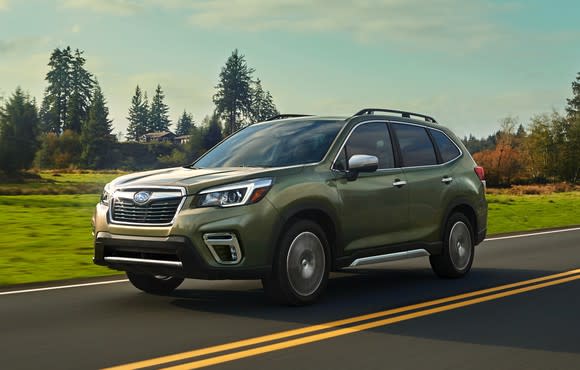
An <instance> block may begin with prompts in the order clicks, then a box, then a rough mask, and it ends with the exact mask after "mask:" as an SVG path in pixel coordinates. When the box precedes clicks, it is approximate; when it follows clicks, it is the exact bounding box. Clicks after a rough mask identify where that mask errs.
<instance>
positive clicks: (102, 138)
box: [81, 82, 115, 168]
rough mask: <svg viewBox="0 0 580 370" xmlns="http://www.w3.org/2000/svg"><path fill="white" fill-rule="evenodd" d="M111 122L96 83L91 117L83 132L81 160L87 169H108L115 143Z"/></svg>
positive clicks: (90, 111) (90, 108)
mask: <svg viewBox="0 0 580 370" xmlns="http://www.w3.org/2000/svg"><path fill="white" fill-rule="evenodd" d="M111 122H112V121H111V120H110V119H109V109H108V108H107V103H106V101H105V97H104V96H103V92H102V91H101V88H100V86H99V84H98V83H96V82H95V88H94V90H93V101H92V102H91V106H90V107H89V116H88V119H87V121H86V122H85V123H84V125H83V129H82V132H81V144H82V147H83V150H82V154H81V160H82V162H83V164H84V165H86V166H87V167H89V168H106V167H107V165H108V160H109V159H110V152H111V150H110V149H111V146H112V143H113V142H114V141H115V136H114V135H112V131H113V127H112V126H111Z"/></svg>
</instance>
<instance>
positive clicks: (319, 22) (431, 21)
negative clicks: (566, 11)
mask: <svg viewBox="0 0 580 370" xmlns="http://www.w3.org/2000/svg"><path fill="white" fill-rule="evenodd" d="M170 3H171V4H172V5H173V6H177V5H178V4H181V5H182V6H184V4H186V3H184V2H183V1H178V0H173V1H171V2H170ZM167 6H169V5H167ZM189 7H190V8H191V11H192V13H193V14H192V15H191V16H190V18H189V21H190V23H191V24H193V25H195V26H199V27H205V28H210V29H211V28H220V29H224V28H225V29H235V30H245V31H269V30H282V31H290V32H302V33H308V32H323V33H347V34H350V36H351V37H352V38H354V39H356V40H358V41H360V42H365V43H372V42H376V41H383V40H387V41H391V42H394V43H396V44H401V45H402V46H407V45H408V46H417V45H421V46H427V47H433V48H437V47H441V46H446V47H447V46H453V47H463V48H468V49H475V48H480V47H481V46H483V45H484V44H487V43H489V42H491V41H493V40H495V39H497V38H498V33H499V31H500V30H499V29H498V26H497V25H496V24H494V22H493V20H492V19H493V18H492V17H491V15H492V14H493V13H494V12H496V11H510V9H511V8H509V7H505V6H504V7H496V6H493V5H489V4H486V3H485V2H483V1H475V2H474V1H471V2H466V1H463V0H441V1H433V2H425V1H420V0H366V1H364V0H361V1H356V2H353V1H349V0H332V1H330V0H318V1H315V0H281V1H276V2H269V1H261V0H215V1H196V2H193V3H189Z"/></svg>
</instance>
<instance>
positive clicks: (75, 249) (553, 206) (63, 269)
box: [0, 175, 580, 285]
mask: <svg viewBox="0 0 580 370" xmlns="http://www.w3.org/2000/svg"><path fill="white" fill-rule="evenodd" d="M83 176H84V175H82V176H80V177H79V178H78V179H76V178H75V176H70V177H69V176H63V179H62V180H63V181H65V182H66V181H67V180H70V181H76V182H77V183H80V182H83V181H85V180H86V179H87V178H88V177H87V178H84V177H83ZM112 176H116V175H112ZM102 178H104V177H99V178H97V179H96V181H101V179H102ZM91 181H95V178H92V179H91ZM85 182H88V180H87V181H85ZM98 199H99V195H98V194H79V195H16V196H0V225H2V230H1V232H0V271H1V274H0V285H9V284H18V283H28V282H38V281H49V280H58V279H68V278H75V277H90V276H102V275H112V274H116V273H118V272H115V271H113V270H109V269H107V268H104V267H99V266H95V265H93V263H92V255H93V245H92V236H91V215H92V212H93V207H94V206H95V204H96V202H97V201H98ZM487 199H488V202H489V229H488V233H489V234H490V235H491V234H496V233H503V232H510V231H524V230H533V229H538V228H548V227H557V226H569V225H579V224H580V192H577V191H576V192H569V193H553V194H550V195H488V196H487Z"/></svg>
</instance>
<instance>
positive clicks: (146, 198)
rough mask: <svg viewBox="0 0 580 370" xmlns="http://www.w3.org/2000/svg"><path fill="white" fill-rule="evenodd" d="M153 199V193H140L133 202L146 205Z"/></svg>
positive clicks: (134, 196) (134, 197)
mask: <svg viewBox="0 0 580 370" xmlns="http://www.w3.org/2000/svg"><path fill="white" fill-rule="evenodd" d="M149 199H151V193H150V192H148V191H139V192H137V193H135V194H134V195H133V201H134V202H135V203H137V204H145V203H147V202H148V201H149Z"/></svg>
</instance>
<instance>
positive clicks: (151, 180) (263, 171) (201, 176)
mask: <svg viewBox="0 0 580 370" xmlns="http://www.w3.org/2000/svg"><path fill="white" fill-rule="evenodd" d="M294 170H300V169H299V168H296V169H294ZM276 172H280V170H279V169H278V170H275V169H272V168H256V167H229V168H226V167H222V168H188V167H175V168H166V169H162V170H154V171H146V172H138V173H134V174H130V175H125V176H121V177H118V178H116V179H115V180H113V181H112V182H111V184H110V186H111V187H112V188H113V189H120V188H127V187H131V188H140V187H142V188H146V187H147V186H179V187H184V188H186V190H187V193H188V194H194V193H196V192H198V191H200V190H202V189H205V188H208V187H211V186H216V185H222V184H227V183H231V182H235V181H241V180H246V179H252V178H259V177H267V176H272V175H274V174H275V173H276ZM284 172H287V171H284Z"/></svg>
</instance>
